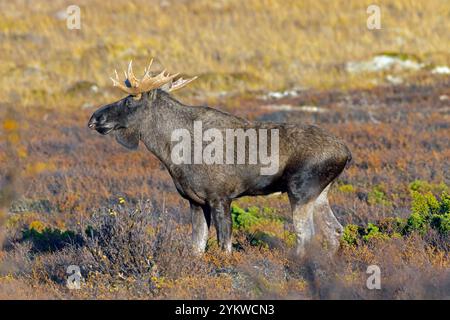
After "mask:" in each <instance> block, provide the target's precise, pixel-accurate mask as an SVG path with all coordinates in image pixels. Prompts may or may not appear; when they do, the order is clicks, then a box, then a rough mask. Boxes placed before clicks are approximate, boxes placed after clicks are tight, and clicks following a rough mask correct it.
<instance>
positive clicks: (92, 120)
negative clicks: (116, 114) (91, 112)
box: [88, 117, 97, 129]
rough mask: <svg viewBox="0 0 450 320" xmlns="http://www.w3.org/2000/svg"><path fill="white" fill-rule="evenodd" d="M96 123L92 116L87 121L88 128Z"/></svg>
mask: <svg viewBox="0 0 450 320" xmlns="http://www.w3.org/2000/svg"><path fill="white" fill-rule="evenodd" d="M96 123H97V120H96V119H95V118H94V117H92V118H91V119H90V120H89V123H88V127H89V128H91V129H92V128H94V127H95V124H96Z"/></svg>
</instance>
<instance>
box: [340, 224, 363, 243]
mask: <svg viewBox="0 0 450 320" xmlns="http://www.w3.org/2000/svg"><path fill="white" fill-rule="evenodd" d="M358 238H359V227H358V226H357V225H356V224H348V225H346V226H345V228H344V232H343V234H342V241H343V242H344V243H346V244H348V245H355V244H357V242H358Z"/></svg>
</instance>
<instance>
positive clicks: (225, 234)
mask: <svg viewBox="0 0 450 320" xmlns="http://www.w3.org/2000/svg"><path fill="white" fill-rule="evenodd" d="M210 206H211V214H212V218H213V220H214V224H215V225H216V231H217V240H218V242H219V246H220V247H221V249H222V250H224V251H226V252H228V253H231V232H232V220H231V212H230V201H229V200H215V201H211V202H210Z"/></svg>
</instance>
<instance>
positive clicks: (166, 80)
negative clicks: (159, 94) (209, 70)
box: [111, 59, 197, 95]
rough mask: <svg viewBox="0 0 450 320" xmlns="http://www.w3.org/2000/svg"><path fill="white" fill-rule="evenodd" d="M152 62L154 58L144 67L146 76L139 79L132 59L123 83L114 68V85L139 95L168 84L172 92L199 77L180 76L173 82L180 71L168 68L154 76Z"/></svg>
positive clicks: (168, 88)
mask: <svg viewBox="0 0 450 320" xmlns="http://www.w3.org/2000/svg"><path fill="white" fill-rule="evenodd" d="M152 63H153V59H152V60H151V61H150V63H149V65H148V67H147V68H145V69H144V76H143V77H142V79H140V80H139V79H138V78H136V76H135V75H134V73H133V61H132V60H131V61H130V63H129V64H128V71H124V74H125V80H124V81H123V83H122V82H121V81H120V80H119V75H118V74H117V71H116V70H114V73H115V75H116V78H115V79H114V78H112V77H111V80H112V81H113V85H114V86H115V87H119V88H120V89H121V90H122V91H125V92H126V93H128V94H131V95H139V94H141V93H144V92H148V91H150V90H153V89H157V88H161V87H162V86H164V85H165V84H168V86H167V89H166V88H165V90H166V91H168V92H171V91H174V90H177V89H180V88H182V87H184V86H185V85H187V84H188V83H190V82H191V81H194V80H195V79H197V77H193V78H191V79H183V78H180V79H178V80H177V81H175V82H172V80H173V79H174V78H175V77H177V76H178V75H179V73H175V74H172V75H171V74H169V73H168V72H166V70H163V71H162V72H161V73H160V74H158V75H156V76H154V77H152V76H151V75H150V68H151V66H152Z"/></svg>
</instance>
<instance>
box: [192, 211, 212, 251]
mask: <svg viewBox="0 0 450 320" xmlns="http://www.w3.org/2000/svg"><path fill="white" fill-rule="evenodd" d="M190 206H191V219H192V246H193V250H194V253H195V254H202V253H204V252H205V249H206V243H207V241H208V233H209V225H210V221H211V217H210V212H209V208H206V207H203V208H202V206H199V205H197V204H195V203H193V202H191V203H190Z"/></svg>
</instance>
